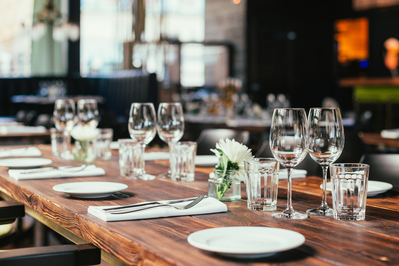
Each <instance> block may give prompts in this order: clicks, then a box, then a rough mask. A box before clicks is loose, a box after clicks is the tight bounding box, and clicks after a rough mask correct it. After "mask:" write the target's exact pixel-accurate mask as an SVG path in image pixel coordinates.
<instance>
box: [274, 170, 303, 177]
mask: <svg viewBox="0 0 399 266" xmlns="http://www.w3.org/2000/svg"><path fill="white" fill-rule="evenodd" d="M307 173H308V172H307V171H306V170H302V169H293V170H292V172H291V178H304V177H306V174H307ZM287 178H288V176H287V169H281V170H280V173H279V174H278V179H287Z"/></svg>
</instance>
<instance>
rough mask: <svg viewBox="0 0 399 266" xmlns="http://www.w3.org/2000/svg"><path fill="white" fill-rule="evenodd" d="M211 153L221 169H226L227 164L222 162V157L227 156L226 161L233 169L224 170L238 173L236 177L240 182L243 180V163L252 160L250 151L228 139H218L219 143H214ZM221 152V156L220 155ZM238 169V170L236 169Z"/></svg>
mask: <svg viewBox="0 0 399 266" xmlns="http://www.w3.org/2000/svg"><path fill="white" fill-rule="evenodd" d="M211 151H212V152H213V153H215V155H216V156H217V157H218V158H219V164H218V165H221V166H222V168H227V167H228V163H225V162H223V158H222V157H223V155H225V156H227V158H228V161H230V162H231V166H233V168H231V167H230V168H231V169H226V170H233V169H234V170H236V171H237V173H238V177H239V178H240V179H241V180H245V171H244V161H246V160H253V159H254V157H253V156H252V153H251V150H250V149H248V147H247V146H245V145H243V144H241V143H239V142H237V141H235V140H234V139H233V140H230V139H228V138H226V139H220V140H219V143H216V149H211ZM220 151H221V152H222V154H221V153H220ZM237 167H238V169H237Z"/></svg>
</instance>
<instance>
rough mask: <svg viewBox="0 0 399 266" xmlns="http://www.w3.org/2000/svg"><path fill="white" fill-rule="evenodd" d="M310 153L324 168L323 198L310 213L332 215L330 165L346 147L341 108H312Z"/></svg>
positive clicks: (309, 122) (310, 113)
mask: <svg viewBox="0 0 399 266" xmlns="http://www.w3.org/2000/svg"><path fill="white" fill-rule="evenodd" d="M308 119H309V120H308V125H309V154H310V157H312V159H313V160H315V161H316V163H318V164H320V165H321V168H322V169H323V198H322V201H321V205H320V206H319V207H318V208H317V209H310V210H307V213H308V214H311V215H317V216H330V215H332V213H333V210H332V209H331V208H330V207H328V205H327V194H326V182H327V173H328V167H329V166H330V164H332V163H334V162H335V161H336V160H337V159H338V157H339V156H340V155H341V153H342V150H343V149H344V144H345V136H344V126H343V123H342V118H341V112H340V111H339V108H311V109H310V111H309V117H308Z"/></svg>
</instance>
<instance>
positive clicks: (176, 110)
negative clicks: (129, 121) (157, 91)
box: [157, 103, 184, 177]
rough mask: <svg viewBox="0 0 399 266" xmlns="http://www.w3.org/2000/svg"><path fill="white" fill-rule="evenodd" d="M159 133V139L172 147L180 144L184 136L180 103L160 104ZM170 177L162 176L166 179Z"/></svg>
mask: <svg viewBox="0 0 399 266" xmlns="http://www.w3.org/2000/svg"><path fill="white" fill-rule="evenodd" d="M157 118H158V119H157V120H158V121H157V131H158V135H159V138H160V139H161V140H163V141H164V142H165V143H167V144H168V145H169V151H170V150H171V149H170V146H171V145H173V143H176V142H178V141H179V140H180V139H181V138H182V137H183V134H184V115H183V108H182V106H181V104H180V103H160V104H159V107H158V116H157ZM168 175H170V170H169V171H168V173H167V174H164V175H161V176H162V177H166V176H168Z"/></svg>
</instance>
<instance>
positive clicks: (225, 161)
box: [209, 138, 254, 201]
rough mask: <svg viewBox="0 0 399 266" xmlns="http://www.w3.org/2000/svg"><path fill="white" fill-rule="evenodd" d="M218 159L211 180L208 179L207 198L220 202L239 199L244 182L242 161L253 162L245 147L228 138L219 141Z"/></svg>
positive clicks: (217, 147)
mask: <svg viewBox="0 0 399 266" xmlns="http://www.w3.org/2000/svg"><path fill="white" fill-rule="evenodd" d="M211 151H212V152H214V153H215V155H216V156H217V157H218V158H219V162H218V164H217V165H216V168H215V171H214V175H213V178H211V179H209V196H210V197H214V198H217V199H219V200H222V201H232V200H238V199H240V198H241V181H244V180H245V172H244V161H246V160H253V159H254V158H253V156H252V153H251V150H250V149H248V147H247V146H245V145H243V144H241V143H239V142H237V141H235V140H234V139H233V140H230V139H228V138H226V139H220V140H219V143H217V144H216V149H211Z"/></svg>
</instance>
